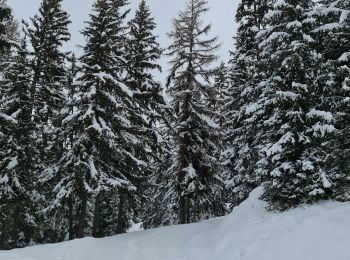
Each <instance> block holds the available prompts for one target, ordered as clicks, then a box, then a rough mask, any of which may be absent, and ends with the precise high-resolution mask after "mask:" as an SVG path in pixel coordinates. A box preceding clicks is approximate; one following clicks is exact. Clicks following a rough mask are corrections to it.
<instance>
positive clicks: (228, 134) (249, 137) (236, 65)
mask: <svg viewBox="0 0 350 260" xmlns="http://www.w3.org/2000/svg"><path fill="white" fill-rule="evenodd" d="M268 9H269V1H266V0H242V1H241V3H240V4H239V6H238V10H237V13H236V22H237V23H238V24H239V27H238V32H237V35H236V36H235V45H236V46H235V49H236V50H235V51H234V52H233V53H232V54H231V55H232V59H231V61H230V73H229V74H230V75H229V78H230V84H229V86H228V90H227V92H228V93H227V96H228V98H227V101H226V102H225V106H224V108H223V110H224V111H223V116H224V118H225V123H224V125H223V129H224V140H225V141H224V144H225V150H224V159H225V160H224V166H225V171H224V179H225V180H226V184H227V185H226V188H227V190H228V194H229V197H231V198H229V200H230V203H231V204H232V206H236V205H237V204H239V203H240V202H242V201H243V200H244V199H246V198H247V196H248V194H249V193H250V192H251V190H252V189H253V188H255V187H256V186H258V185H259V184H260V183H261V176H260V175H261V173H259V172H257V171H256V168H257V167H256V166H257V163H258V161H259V155H258V153H257V151H258V148H257V147H258V145H259V144H260V141H261V139H260V136H259V132H260V130H261V129H260V130H259V127H258V126H259V124H258V122H259V121H260V119H261V109H262V103H260V102H259V96H260V93H261V92H262V86H261V85H259V84H258V83H259V81H260V79H261V77H262V75H260V74H259V73H258V71H259V67H258V64H259V63H258V60H259V49H258V42H257V40H256V36H257V34H258V33H259V32H260V31H261V30H262V29H264V28H265V21H264V19H263V18H264V16H265V14H266V12H267V11H268Z"/></svg>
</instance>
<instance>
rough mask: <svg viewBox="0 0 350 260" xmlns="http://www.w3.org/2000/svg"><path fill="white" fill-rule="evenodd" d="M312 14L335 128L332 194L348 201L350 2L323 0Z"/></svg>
mask: <svg viewBox="0 0 350 260" xmlns="http://www.w3.org/2000/svg"><path fill="white" fill-rule="evenodd" d="M309 16H310V18H311V19H315V20H316V26H315V27H314V29H313V30H312V32H311V33H312V37H313V38H314V39H315V49H316V50H317V53H318V54H319V55H318V56H319V58H318V64H317V65H318V68H319V69H318V71H317V73H318V77H317V81H316V82H317V84H318V86H319V88H320V89H321V90H322V91H323V98H322V104H323V106H326V107H327V108H328V109H329V110H330V112H332V114H330V115H332V116H333V117H334V121H335V127H336V135H335V139H334V140H333V142H332V144H331V145H329V153H330V155H331V156H329V160H328V162H330V166H331V167H332V171H331V172H332V175H331V176H330V180H331V182H332V184H333V186H332V197H334V198H335V199H339V200H342V201H343V200H349V199H350V178H349V169H350V165H349V155H348V153H349V149H350V143H349V141H348V136H349V133H350V132H349V131H350V130H349V125H350V117H349V101H350V99H349V95H350V92H349V90H350V81H349V80H350V77H349V75H350V25H349V22H350V2H349V1H336V0H324V1H321V2H320V3H319V4H318V5H317V6H316V7H315V8H314V9H313V10H312V11H311V12H310V13H309Z"/></svg>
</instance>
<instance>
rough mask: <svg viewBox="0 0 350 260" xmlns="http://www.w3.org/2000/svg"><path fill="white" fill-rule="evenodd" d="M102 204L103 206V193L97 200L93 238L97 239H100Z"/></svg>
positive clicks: (98, 195)
mask: <svg viewBox="0 0 350 260" xmlns="http://www.w3.org/2000/svg"><path fill="white" fill-rule="evenodd" d="M100 204H101V193H99V194H97V196H96V200H95V209H94V221H93V225H92V236H93V237H95V238H98V237H99V227H100V225H101V223H100V221H101V211H100Z"/></svg>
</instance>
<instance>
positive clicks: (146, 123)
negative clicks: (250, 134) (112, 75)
mask: <svg viewBox="0 0 350 260" xmlns="http://www.w3.org/2000/svg"><path fill="white" fill-rule="evenodd" d="M129 27H130V35H129V41H128V48H127V55H128V57H127V61H128V85H129V86H130V88H131V89H133V90H134V102H136V103H137V108H138V110H139V112H138V113H139V116H138V118H136V119H133V123H134V125H135V127H136V128H137V129H138V137H139V138H140V139H142V143H139V144H136V147H135V148H134V149H135V151H137V157H138V158H142V160H143V161H145V162H148V164H147V167H144V169H143V172H140V175H141V177H142V178H143V180H142V183H141V187H139V189H140V193H141V195H142V196H141V201H140V202H141V205H140V211H142V212H144V211H145V209H144V206H143V205H144V203H145V200H147V198H146V196H145V195H144V194H142V193H145V190H146V189H148V188H151V187H150V181H151V176H150V175H152V174H158V173H159V172H158V171H159V167H161V166H160V165H161V164H162V163H163V162H162V160H163V156H164V154H165V153H166V149H164V148H165V147H166V144H164V141H163V138H162V135H163V134H162V131H163V130H162V129H164V127H166V125H167V118H166V117H168V115H169V113H168V110H169V109H168V108H167V106H166V102H165V100H164V97H163V93H162V91H163V89H162V86H161V84H160V83H159V82H157V81H156V80H155V79H154V73H155V72H161V66H160V65H159V64H158V61H159V59H160V57H161V54H162V49H161V48H160V46H159V43H158V42H157V36H156V35H155V34H154V31H155V29H156V23H155V21H154V18H153V17H152V16H151V12H150V9H149V7H148V6H147V5H146V1H144V0H143V1H141V2H140V4H139V7H138V9H137V10H136V12H135V16H134V18H133V19H132V20H131V21H130V22H129ZM140 115H141V116H140ZM151 189H152V188H151ZM152 195H153V194H152Z"/></svg>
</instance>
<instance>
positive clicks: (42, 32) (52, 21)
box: [25, 0, 71, 242]
mask: <svg viewBox="0 0 350 260" xmlns="http://www.w3.org/2000/svg"><path fill="white" fill-rule="evenodd" d="M38 12H39V13H38V14H37V15H35V16H34V17H33V18H31V25H29V24H28V23H25V33H26V35H27V36H28V38H29V41H30V44H31V49H32V51H31V53H30V55H31V63H32V65H31V66H32V71H33V77H32V82H31V95H32V98H33V101H34V102H33V107H32V115H33V120H34V123H35V134H36V143H35V147H36V149H38V150H40V151H41V154H40V155H38V156H37V157H36V158H34V160H35V161H36V174H37V175H40V176H39V183H40V187H38V188H39V189H40V192H41V193H42V195H43V196H45V198H46V199H44V200H43V201H41V202H40V207H41V210H43V209H44V208H46V207H48V206H49V204H48V200H49V198H50V196H51V193H52V189H54V187H53V186H52V183H51V182H48V181H47V180H48V172H50V171H51V170H52V169H53V166H52V165H53V164H54V162H55V161H57V160H58V159H59V158H61V157H62V155H63V152H64V151H65V149H64V136H63V134H62V130H63V129H62V127H61V121H62V114H61V110H62V109H63V108H64V106H65V103H66V101H67V98H66V95H65V90H66V88H67V81H66V78H67V75H66V74H67V72H66V68H65V62H66V58H67V54H66V53H64V52H62V50H61V47H62V46H63V44H64V43H65V42H67V41H69V39H70V33H69V31H68V25H69V24H70V23H71V22H70V20H69V15H68V14H67V12H66V11H64V10H63V9H62V0H43V1H42V2H41V5H40V8H39V11H38ZM42 218H43V219H44V220H43V221H42V222H45V223H46V225H45V228H44V229H45V231H43V232H45V240H46V241H48V242H56V241H58V238H57V235H58V234H57V232H56V230H55V227H56V225H57V223H55V222H56V221H61V219H60V218H47V216H42Z"/></svg>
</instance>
